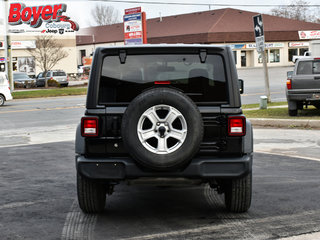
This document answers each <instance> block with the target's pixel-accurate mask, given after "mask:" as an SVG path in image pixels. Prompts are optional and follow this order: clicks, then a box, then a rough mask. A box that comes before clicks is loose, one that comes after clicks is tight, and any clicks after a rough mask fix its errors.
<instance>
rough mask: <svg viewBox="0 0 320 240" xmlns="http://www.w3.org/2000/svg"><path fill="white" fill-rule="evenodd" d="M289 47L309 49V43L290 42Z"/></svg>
mask: <svg viewBox="0 0 320 240" xmlns="http://www.w3.org/2000/svg"><path fill="white" fill-rule="evenodd" d="M288 46H289V47H309V42H290V43H289V44H288Z"/></svg>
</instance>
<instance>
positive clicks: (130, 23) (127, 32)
mask: <svg viewBox="0 0 320 240" xmlns="http://www.w3.org/2000/svg"><path fill="white" fill-rule="evenodd" d="M128 13H129V14H128ZM145 22H146V19H145V13H144V12H141V7H137V8H130V9H126V10H125V15H124V16H123V25H124V44H125V45H139V44H143V43H146V29H145V28H146V27H145V26H146V23H145Z"/></svg>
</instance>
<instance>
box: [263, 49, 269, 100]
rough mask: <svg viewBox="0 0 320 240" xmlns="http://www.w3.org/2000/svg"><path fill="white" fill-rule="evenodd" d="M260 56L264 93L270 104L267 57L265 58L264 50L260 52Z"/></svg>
mask: <svg viewBox="0 0 320 240" xmlns="http://www.w3.org/2000/svg"><path fill="white" fill-rule="evenodd" d="M261 56H262V63H263V72H264V86H265V91H266V96H267V102H268V103H271V96H270V87H269V86H270V85H269V73H268V66H267V56H266V53H265V51H264V49H263V51H261Z"/></svg>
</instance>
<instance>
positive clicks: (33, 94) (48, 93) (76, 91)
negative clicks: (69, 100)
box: [12, 87, 87, 99]
mask: <svg viewBox="0 0 320 240" xmlns="http://www.w3.org/2000/svg"><path fill="white" fill-rule="evenodd" d="M86 94H87V88H86V87H85V88H57V89H43V90H35V91H17V92H13V93H12V96H13V99H22V98H41V97H58V96H72V95H86Z"/></svg>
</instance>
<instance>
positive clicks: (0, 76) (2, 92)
mask: <svg viewBox="0 0 320 240" xmlns="http://www.w3.org/2000/svg"><path fill="white" fill-rule="evenodd" d="M9 100H12V95H11V92H10V86H9V81H8V78H7V75H6V74H5V73H4V72H0V106H2V105H3V104H4V102H5V101H9Z"/></svg>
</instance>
